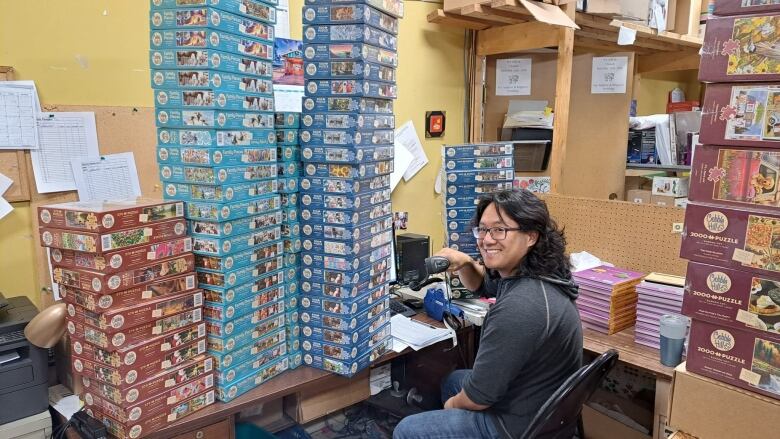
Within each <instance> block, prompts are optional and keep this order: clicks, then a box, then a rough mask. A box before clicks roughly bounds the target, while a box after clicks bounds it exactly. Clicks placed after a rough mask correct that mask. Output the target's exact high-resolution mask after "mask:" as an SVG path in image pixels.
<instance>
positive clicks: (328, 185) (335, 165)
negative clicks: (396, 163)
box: [299, 0, 403, 376]
mask: <svg viewBox="0 0 780 439" xmlns="http://www.w3.org/2000/svg"><path fill="white" fill-rule="evenodd" d="M402 15H403V2H401V1H400V0H362V1H359V0H356V1H352V2H339V1H333V0H306V5H305V6H304V7H303V23H304V28H303V39H304V45H303V49H304V75H305V78H306V82H305V94H306V96H305V97H304V100H303V115H302V119H301V125H302V129H301V131H300V142H301V146H302V150H301V160H302V161H303V178H302V179H301V192H300V199H299V202H300V206H301V226H302V227H301V232H302V235H303V250H304V251H303V254H302V255H303V257H302V258H301V259H302V260H301V262H302V265H301V277H302V279H301V291H302V296H301V301H300V307H301V316H300V318H301V326H302V333H303V339H302V340H303V341H302V343H301V346H302V348H303V360H304V363H305V364H307V365H309V366H312V367H316V368H320V369H324V370H328V371H331V372H335V373H338V374H342V375H348V376H351V375H354V374H355V373H357V372H358V371H360V370H362V369H365V368H366V367H368V365H369V364H370V363H371V361H373V360H374V359H376V358H378V357H379V356H381V355H382V354H384V353H385V352H386V351H387V350H388V348H389V347H390V343H391V338H390V327H389V313H390V311H389V309H388V308H389V288H388V277H387V275H388V270H389V268H390V266H391V264H390V261H389V257H390V255H391V248H392V243H391V240H392V238H393V232H392V207H391V204H390V175H389V174H390V173H391V172H392V170H393V149H394V147H393V140H394V139H393V135H394V131H393V129H394V128H395V118H394V116H393V99H395V98H396V95H397V92H396V86H395V79H396V66H397V63H398V55H397V52H396V50H397V39H396V35H397V34H398V25H399V18H400V17H401V16H402Z"/></svg>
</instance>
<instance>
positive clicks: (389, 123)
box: [301, 113, 395, 130]
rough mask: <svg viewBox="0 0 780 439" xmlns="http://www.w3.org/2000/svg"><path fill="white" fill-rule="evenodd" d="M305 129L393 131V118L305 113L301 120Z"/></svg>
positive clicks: (372, 115) (351, 114)
mask: <svg viewBox="0 0 780 439" xmlns="http://www.w3.org/2000/svg"><path fill="white" fill-rule="evenodd" d="M301 126H302V127H303V128H305V129H311V130H316V129H320V130H321V129H337V130H345V129H357V130H360V129H366V130H370V129H374V130H382V129H394V128H395V116H393V115H387V114H353V113H341V114H339V113H307V114H304V115H303V118H302V119H301Z"/></svg>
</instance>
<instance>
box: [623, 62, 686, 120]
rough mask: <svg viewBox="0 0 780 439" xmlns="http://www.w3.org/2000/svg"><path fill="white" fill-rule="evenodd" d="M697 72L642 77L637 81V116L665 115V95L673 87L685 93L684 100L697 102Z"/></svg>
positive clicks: (666, 73) (664, 73)
mask: <svg viewBox="0 0 780 439" xmlns="http://www.w3.org/2000/svg"><path fill="white" fill-rule="evenodd" d="M697 74H698V71H697V70H683V71H679V72H663V73H655V74H648V75H642V78H641V79H640V81H639V92H638V93H637V94H636V95H635V96H636V99H637V115H639V116H647V115H650V114H659V113H666V100H667V95H668V93H669V92H670V91H672V89H674V88H675V87H680V89H681V90H682V91H684V92H685V99H686V100H689V101H698V100H699V93H700V92H701V83H700V82H699V80H698V79H697V77H696V76H697Z"/></svg>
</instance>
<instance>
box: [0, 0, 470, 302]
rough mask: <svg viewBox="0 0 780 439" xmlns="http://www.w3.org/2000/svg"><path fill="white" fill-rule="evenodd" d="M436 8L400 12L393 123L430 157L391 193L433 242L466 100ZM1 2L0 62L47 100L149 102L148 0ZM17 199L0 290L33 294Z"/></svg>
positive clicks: (0, 230) (456, 58) (455, 38)
mask: <svg viewBox="0 0 780 439" xmlns="http://www.w3.org/2000/svg"><path fill="white" fill-rule="evenodd" d="M302 5H303V1H302V0H291V1H290V22H291V34H292V35H291V36H292V37H293V38H300V36H301V25H300V23H301V7H302ZM436 7H437V5H436V4H431V3H423V2H409V3H407V4H406V17H405V18H404V19H403V20H402V21H401V30H400V37H399V41H400V49H399V56H400V66H399V69H398V88H399V99H398V101H397V102H396V117H397V122H398V124H399V125H400V124H402V123H404V122H405V121H407V120H413V121H414V124H415V127H416V129H417V132H418V135H419V136H420V138H421V139H422V140H423V145H424V149H425V152H426V153H427V155H428V157H429V159H430V163H429V164H428V165H427V166H426V167H425V168H423V169H422V170H421V171H420V173H419V174H417V176H415V177H414V179H412V180H410V182H408V183H405V182H401V183H400V184H399V186H398V187H397V188H396V190H395V193H394V194H393V203H394V207H395V209H396V210H400V211H408V212H409V214H410V222H409V231H410V232H415V233H424V234H428V235H430V236H431V237H432V239H433V243H432V244H433V245H432V248H433V249H437V248H439V247H441V246H442V244H443V226H442V220H441V210H442V209H441V201H440V199H439V198H437V197H436V196H435V194H434V192H433V184H434V178H435V176H436V174H437V172H438V169H439V165H440V163H441V160H440V157H439V150H440V146H441V144H442V143H443V142H448V143H458V142H462V141H463V134H462V131H463V120H462V119H463V107H464V100H465V87H464V84H463V38H464V32H463V31H462V30H457V29H451V28H447V27H440V26H436V25H431V24H428V23H427V22H426V20H425V17H426V15H427V14H428V13H429V12H430V11H432V10H434V9H435V8H436ZM0 11H2V14H0V65H8V66H12V67H14V68H15V69H16V78H17V79H30V80H34V81H35V82H36V84H37V86H38V93H39V95H40V98H41V102H42V104H43V105H44V106H45V105H48V104H69V105H120V106H151V105H152V94H151V90H150V86H149V67H148V55H147V54H148V47H149V42H148V35H149V25H148V14H149V2H148V1H147V0H133V1H128V0H99V1H98V0H37V1H27V2H18V1H11V0H0ZM426 110H444V111H447V116H448V119H447V132H446V135H445V137H444V138H442V139H438V140H435V141H434V140H425V137H424V134H425V133H424V131H423V128H424V121H425V111H426ZM149 129H150V130H151V129H153V127H149ZM128 146H129V147H132V145H128ZM144 165H147V166H153V164H139V166H144ZM14 207H16V210H15V211H14V213H13V214H12V216H10V217H8V218H5V219H3V220H0V291H3V292H5V293H6V294H7V295H9V296H15V295H18V294H27V295H30V296H31V297H33V298H34V300H36V302H37V300H38V295H37V292H34V291H32V288H34V287H33V285H34V281H33V280H34V279H35V271H34V270H35V267H34V266H33V265H34V262H33V261H34V259H33V256H32V247H31V242H32V240H31V234H32V230H31V226H30V224H31V217H30V215H31V212H30V208H29V203H18V204H16V205H15V206H14ZM44 269H45V268H44Z"/></svg>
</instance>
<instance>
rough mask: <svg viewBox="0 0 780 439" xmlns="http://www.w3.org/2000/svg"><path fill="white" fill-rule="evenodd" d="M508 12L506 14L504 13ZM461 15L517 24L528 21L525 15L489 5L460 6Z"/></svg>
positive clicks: (502, 23)
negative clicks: (492, 7)
mask: <svg viewBox="0 0 780 439" xmlns="http://www.w3.org/2000/svg"><path fill="white" fill-rule="evenodd" d="M504 14H506V15H504ZM460 15H465V16H467V17H475V18H481V19H483V20H488V21H493V22H496V23H500V24H501V25H504V24H517V23H523V22H525V21H526V19H525V18H527V17H525V16H523V15H519V14H514V13H512V12H507V11H501V10H497V9H491V8H490V7H489V6H481V5H478V4H473V5H469V6H464V7H462V8H460Z"/></svg>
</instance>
